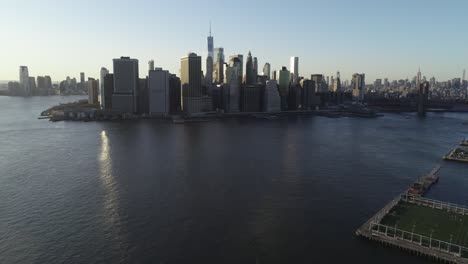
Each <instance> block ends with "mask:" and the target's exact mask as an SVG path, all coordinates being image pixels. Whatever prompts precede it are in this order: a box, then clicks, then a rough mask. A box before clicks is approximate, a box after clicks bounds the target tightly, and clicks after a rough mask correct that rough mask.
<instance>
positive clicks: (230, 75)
mask: <svg viewBox="0 0 468 264" xmlns="http://www.w3.org/2000/svg"><path fill="white" fill-rule="evenodd" d="M241 71H242V62H241V60H240V58H239V57H235V56H231V57H230V59H229V65H227V66H226V87H227V89H228V90H229V100H228V102H227V109H226V110H227V111H228V112H230V113H237V112H239V98H240V89H241V80H242V73H241Z"/></svg>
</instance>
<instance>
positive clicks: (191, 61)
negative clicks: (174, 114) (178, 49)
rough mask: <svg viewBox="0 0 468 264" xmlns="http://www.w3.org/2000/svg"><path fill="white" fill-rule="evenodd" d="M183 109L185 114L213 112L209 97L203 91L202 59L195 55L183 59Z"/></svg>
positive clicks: (181, 78) (181, 77)
mask: <svg viewBox="0 0 468 264" xmlns="http://www.w3.org/2000/svg"><path fill="white" fill-rule="evenodd" d="M180 81H181V86H182V109H183V111H184V113H185V114H188V115H190V114H197V113H202V112H208V111H211V102H210V99H209V97H208V96H207V95H206V94H204V93H203V91H202V70H201V57H200V56H198V55H197V54H195V53H190V54H188V56H187V57H184V58H182V59H181V76H180Z"/></svg>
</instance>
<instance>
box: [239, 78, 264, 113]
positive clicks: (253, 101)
mask: <svg viewBox="0 0 468 264" xmlns="http://www.w3.org/2000/svg"><path fill="white" fill-rule="evenodd" d="M262 90H263V89H262V86H261V85H258V84H252V85H244V86H243V87H242V88H241V102H240V105H241V110H242V112H248V113H253V112H261V111H262V101H263V91H262Z"/></svg>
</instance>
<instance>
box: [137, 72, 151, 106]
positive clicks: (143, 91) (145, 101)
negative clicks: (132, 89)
mask: <svg viewBox="0 0 468 264" xmlns="http://www.w3.org/2000/svg"><path fill="white" fill-rule="evenodd" d="M149 97H150V92H149V87H148V77H147V78H144V79H143V78H140V81H139V83H138V113H139V114H145V115H147V114H149V111H150V106H149V103H150V102H149V100H150V99H149Z"/></svg>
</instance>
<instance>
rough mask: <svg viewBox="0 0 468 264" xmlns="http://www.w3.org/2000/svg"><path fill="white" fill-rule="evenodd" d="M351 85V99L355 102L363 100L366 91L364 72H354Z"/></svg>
mask: <svg viewBox="0 0 468 264" xmlns="http://www.w3.org/2000/svg"><path fill="white" fill-rule="evenodd" d="M351 86H352V88H353V100H354V101H357V102H363V101H364V95H365V92H366V81H365V74H358V73H355V74H354V75H353V81H352V83H351Z"/></svg>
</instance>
